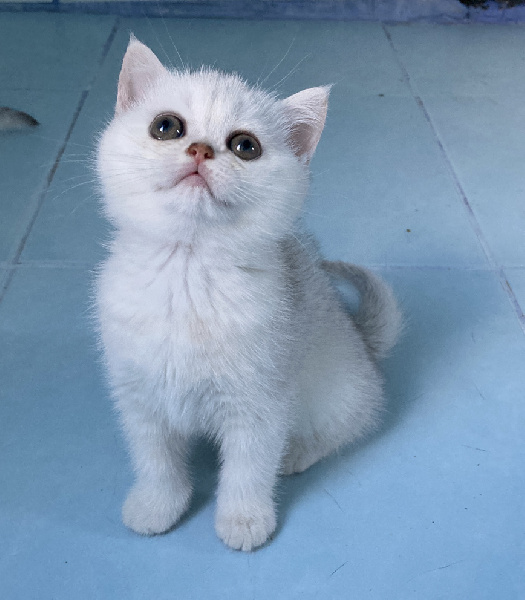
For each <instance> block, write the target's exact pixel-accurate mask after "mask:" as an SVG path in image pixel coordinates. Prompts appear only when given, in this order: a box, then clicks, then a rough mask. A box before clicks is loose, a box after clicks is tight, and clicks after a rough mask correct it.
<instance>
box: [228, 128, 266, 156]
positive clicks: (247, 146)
mask: <svg viewBox="0 0 525 600" xmlns="http://www.w3.org/2000/svg"><path fill="white" fill-rule="evenodd" d="M228 148H229V149H230V150H231V151H232V152H233V153H234V154H235V156H238V157H239V158H242V160H253V159H254V158H259V156H261V154H262V149H261V144H259V140H258V139H257V138H256V137H255V136H254V135H252V134H251V133H242V132H241V133H234V134H233V135H232V136H231V138H230V140H229V142H228Z"/></svg>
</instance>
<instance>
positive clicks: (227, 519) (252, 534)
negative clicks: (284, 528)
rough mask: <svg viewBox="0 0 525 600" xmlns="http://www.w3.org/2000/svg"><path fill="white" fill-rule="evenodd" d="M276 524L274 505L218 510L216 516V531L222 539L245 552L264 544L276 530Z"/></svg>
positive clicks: (235, 548) (231, 546)
mask: <svg viewBox="0 0 525 600" xmlns="http://www.w3.org/2000/svg"><path fill="white" fill-rule="evenodd" d="M275 526H276V519H275V509H274V508H273V506H269V507H257V508H256V510H251V511H248V510H243V511H238V512H236V511H233V512H226V511H220V510H218V511H217V516H216V518H215V531H216V532H217V535H218V536H219V537H220V538H221V540H222V541H223V542H224V543H225V544H226V545H227V546H230V548H233V549H234V550H244V551H245V552H249V551H250V550H254V549H255V548H257V547H258V546H261V545H262V544H264V542H266V540H267V539H268V538H269V537H270V535H271V534H272V533H273V532H274V531H275Z"/></svg>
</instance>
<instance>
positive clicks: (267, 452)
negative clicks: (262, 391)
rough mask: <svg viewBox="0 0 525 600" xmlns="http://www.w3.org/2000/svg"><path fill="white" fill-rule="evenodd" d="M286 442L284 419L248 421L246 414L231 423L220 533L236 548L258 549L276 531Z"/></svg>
mask: <svg viewBox="0 0 525 600" xmlns="http://www.w3.org/2000/svg"><path fill="white" fill-rule="evenodd" d="M265 417H267V415H265ZM284 443H285V432H284V431H283V419H281V420H277V419H275V420H273V422H268V419H267V418H264V419H263V418H259V419H256V418H253V419H251V422H247V417H246V415H243V416H242V417H240V416H239V417H238V418H236V419H233V418H230V419H229V420H228V422H227V423H226V426H225V428H224V431H223V434H222V439H221V457H222V468H221V473H220V481H219V490H218V497H217V513H216V518H215V530H216V532H217V535H218V536H219V537H220V538H221V539H222V540H223V542H224V543H225V544H227V545H228V546H230V547H231V548H234V549H236V550H245V551H249V550H253V549H254V548H256V547H257V546H260V545H261V544H264V542H265V541H266V540H267V539H268V537H269V536H270V535H271V534H272V533H273V532H274V530H275V526H276V516H275V505H274V500H273V490H274V486H275V482H276V479H277V473H278V469H279V464H280V460H281V454H282V451H283V447H284Z"/></svg>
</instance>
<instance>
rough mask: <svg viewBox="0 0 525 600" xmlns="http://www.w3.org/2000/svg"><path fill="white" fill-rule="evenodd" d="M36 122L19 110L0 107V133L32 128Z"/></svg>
mask: <svg viewBox="0 0 525 600" xmlns="http://www.w3.org/2000/svg"><path fill="white" fill-rule="evenodd" d="M35 125H38V121H37V120H36V119H34V118H33V117H32V116H31V115H28V114H27V113H25V112H22V111H21V110H15V109H14V108H8V107H7V106H0V131H14V130H15V129H25V128H26V127H34V126H35Z"/></svg>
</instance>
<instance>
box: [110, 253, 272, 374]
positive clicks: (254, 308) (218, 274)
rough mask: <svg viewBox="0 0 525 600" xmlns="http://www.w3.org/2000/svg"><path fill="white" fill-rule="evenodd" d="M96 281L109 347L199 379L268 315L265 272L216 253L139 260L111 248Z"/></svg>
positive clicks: (248, 340) (246, 343)
mask: <svg viewBox="0 0 525 600" xmlns="http://www.w3.org/2000/svg"><path fill="white" fill-rule="evenodd" d="M100 283H101V285H100V299H99V310H100V315H101V323H102V330H103V337H104V343H105V345H106V347H108V346H111V349H110V353H111V352H114V353H117V354H118V355H120V356H122V357H124V358H125V359H126V360H128V361H130V362H132V363H135V364H138V365H141V368H148V367H149V369H150V370H151V369H153V370H154V371H159V372H160V371H162V372H163V373H164V374H165V373H169V374H173V373H178V376H179V378H180V377H182V374H184V376H185V377H187V378H188V379H193V380H197V379H198V380H202V379H206V378H207V377H210V376H211V375H212V374H217V373H220V372H221V370H223V367H224V365H228V364H229V365H231V364H232V357H236V361H237V362H238V357H239V356H243V355H245V354H246V352H247V351H248V349H249V347H250V346H253V344H254V341H255V338H256V337H257V336H260V335H261V333H262V331H263V330H264V327H265V322H267V321H268V320H269V319H271V312H272V308H271V306H272V302H271V300H270V298H271V296H272V293H271V289H272V285H271V284H270V283H271V282H270V281H269V280H268V278H266V277H265V276H264V275H260V274H259V275H257V276H255V277H254V275H253V273H249V272H247V271H246V269H243V268H241V267H238V266H236V265H235V264H232V263H231V262H230V263H229V264H228V263H226V262H225V261H221V260H220V257H217V256H211V257H210V256H196V255H191V254H187V253H184V252H176V251H174V252H172V253H171V254H168V255H167V256H163V255H159V256H155V257H153V258H152V259H150V260H148V261H144V260H142V261H141V260H137V259H135V260H133V259H131V258H127V259H124V257H122V256H119V255H114V256H112V257H111V258H110V260H109V261H108V262H107V263H106V265H105V268H104V270H103V274H102V277H101V282H100ZM146 366H147V367H146ZM188 385H191V384H190V383H188Z"/></svg>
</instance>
